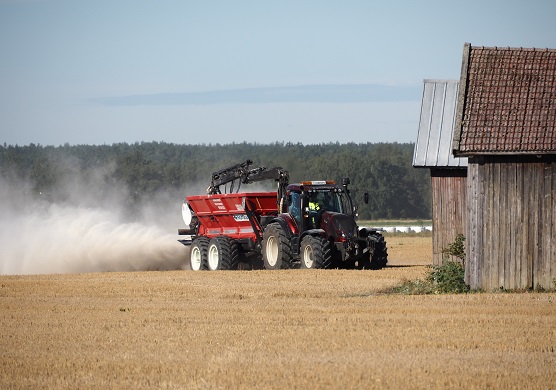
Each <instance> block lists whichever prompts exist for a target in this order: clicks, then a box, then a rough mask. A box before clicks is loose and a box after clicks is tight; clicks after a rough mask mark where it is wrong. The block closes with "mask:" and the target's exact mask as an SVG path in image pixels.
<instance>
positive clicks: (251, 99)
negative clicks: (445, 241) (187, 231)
mask: <svg viewBox="0 0 556 390" xmlns="http://www.w3.org/2000/svg"><path fill="white" fill-rule="evenodd" d="M554 15H556V2H554V1H553V0H529V1H514V0H508V1H498V0H495V1H488V0H480V1H479V0H469V1H447V0H445V1H425V0H423V1H419V2H417V1H388V2H386V1H382V2H378V1H371V0H366V1H362V0H361V1H360V0H344V1H327V0H320V1H317V0H306V1H303V0H297V1H289V0H282V1H274V0H268V1H247V0H235V1H223V0H221V1H216V0H213V1H210V0H205V1H201V0H199V1H187V0H183V1H169V0H159V1H154V0H153V1H139V0H133V1H132V0H111V1H104V0H95V1H80V0H71V1H65V0H20V1H18V0H0V143H4V142H6V143H7V144H11V145H15V144H18V145H27V144H29V143H35V144H41V145H61V144H64V143H66V142H67V143H69V144H72V145H75V144H112V143H114V142H128V143H133V142H141V141H146V142H148V141H159V142H162V141H165V142H173V143H180V144H183V143H186V144H199V143H206V144H208V143H212V144H215V143H221V144H223V143H231V142H243V141H247V142H257V143H268V142H275V141H278V142H281V141H284V142H294V143H295V142H301V143H304V144H312V143H321V142H340V143H344V142H414V141H415V139H416V134H417V126H418V123H419V108H420V99H421V93H422V85H423V79H459V75H460V67H461V57H462V49H463V44H464V43H465V42H470V43H471V44H472V45H476V46H511V47H541V48H545V47H549V48H556V23H555V22H554Z"/></svg>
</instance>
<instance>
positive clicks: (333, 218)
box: [320, 211, 357, 239]
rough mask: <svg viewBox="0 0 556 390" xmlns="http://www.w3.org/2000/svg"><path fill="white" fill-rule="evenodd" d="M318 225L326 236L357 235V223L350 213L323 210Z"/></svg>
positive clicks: (345, 236) (342, 236)
mask: <svg viewBox="0 0 556 390" xmlns="http://www.w3.org/2000/svg"><path fill="white" fill-rule="evenodd" d="M320 225H321V226H320V227H321V228H322V229H323V230H324V231H325V232H326V235H327V236H328V237H330V236H332V237H335V238H340V239H342V238H346V239H347V238H351V237H357V224H356V223H355V219H354V218H353V217H352V216H351V215H346V214H341V213H335V212H333V211H325V212H324V213H323V214H322V218H321V223H320Z"/></svg>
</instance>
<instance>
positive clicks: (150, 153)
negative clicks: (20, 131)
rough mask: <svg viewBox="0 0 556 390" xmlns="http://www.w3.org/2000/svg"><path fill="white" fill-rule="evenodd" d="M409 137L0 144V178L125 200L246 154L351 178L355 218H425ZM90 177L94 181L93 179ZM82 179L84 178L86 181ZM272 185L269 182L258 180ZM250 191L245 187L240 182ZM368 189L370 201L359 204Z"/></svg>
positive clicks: (196, 183)
mask: <svg viewBox="0 0 556 390" xmlns="http://www.w3.org/2000/svg"><path fill="white" fill-rule="evenodd" d="M413 149H414V144H413V143H359V144H356V143H348V144H340V143H327V144H315V145H303V144H301V143H291V142H288V143H283V142H282V143H271V144H252V143H246V142H244V143H232V144H225V145H221V144H202V145H182V144H173V143H165V142H140V143H133V144H127V143H115V144H112V145H69V144H65V145H62V146H41V145H35V144H30V145H25V146H18V145H15V146H12V145H6V144H5V143H4V145H3V146H0V178H1V179H2V180H3V182H4V183H7V184H8V185H10V183H11V184H15V183H21V182H22V181H24V182H25V183H26V187H25V191H26V193H27V195H29V194H31V195H32V196H39V194H41V195H43V196H44V195H48V198H49V199H50V200H51V201H53V202H56V201H61V200H63V199H66V198H67V196H66V195H67V194H65V192H66V191H68V190H67V188H68V187H69V186H68V185H67V184H68V183H70V182H76V181H78V182H79V183H89V185H94V184H91V183H94V180H101V181H102V183H104V184H107V185H108V186H110V185H113V186H122V185H123V186H125V188H126V189H127V194H128V196H129V198H130V201H131V203H137V202H139V203H140V202H144V201H146V200H148V199H149V198H153V197H155V196H156V195H157V194H159V193H161V192H165V191H169V192H181V193H182V194H183V195H184V196H185V195H198V194H203V193H204V189H206V187H208V185H209V184H210V178H211V174H212V172H215V171H218V170H220V169H222V168H226V167H228V166H230V165H233V164H237V163H240V162H244V161H246V160H248V159H249V160H252V161H253V165H252V167H253V168H254V167H258V166H265V167H267V168H272V167H276V166H279V167H282V168H284V169H286V170H288V171H289V172H290V182H292V183H293V182H297V181H302V180H325V179H326V180H336V182H337V183H341V179H342V178H343V177H349V178H350V180H351V185H350V189H351V191H352V195H353V196H354V198H355V202H356V204H357V205H358V207H359V216H360V218H361V219H366V220H368V219H379V218H380V219H402V218H412V219H413V218H416V219H429V218H430V217H431V184H430V178H429V172H428V170H426V169H415V168H413V166H412V158H413ZM93 179H94V180H93ZM85 185H87V184H85ZM261 186H264V187H265V188H267V189H268V190H274V189H275V188H274V186H273V183H272V182H270V183H266V184H261ZM242 190H246V191H249V187H247V188H246V187H245V185H244V186H243V187H242ZM364 192H368V193H369V195H370V202H369V204H368V205H365V204H364V203H363V193H364Z"/></svg>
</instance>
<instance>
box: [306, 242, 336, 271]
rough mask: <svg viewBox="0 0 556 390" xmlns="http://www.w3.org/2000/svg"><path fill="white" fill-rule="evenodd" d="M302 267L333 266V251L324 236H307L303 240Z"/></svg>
mask: <svg viewBox="0 0 556 390" xmlns="http://www.w3.org/2000/svg"><path fill="white" fill-rule="evenodd" d="M300 252H301V268H304V269H314V268H331V267H332V251H331V249H330V243H329V242H328V241H327V240H326V239H325V238H324V237H313V236H305V237H303V240H301V250H300Z"/></svg>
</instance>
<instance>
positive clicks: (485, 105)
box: [453, 43, 556, 156]
mask: <svg viewBox="0 0 556 390" xmlns="http://www.w3.org/2000/svg"><path fill="white" fill-rule="evenodd" d="M460 84H461V85H462V86H464V87H462V88H461V89H460V92H459V97H458V111H457V115H456V125H455V128H454V144H453V148H454V154H455V155H457V156H469V155H474V154H556V50H554V49H525V48H500V47H472V46H471V45H470V44H469V43H466V44H465V45H464V50H463V60H462V69H461V79H460Z"/></svg>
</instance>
